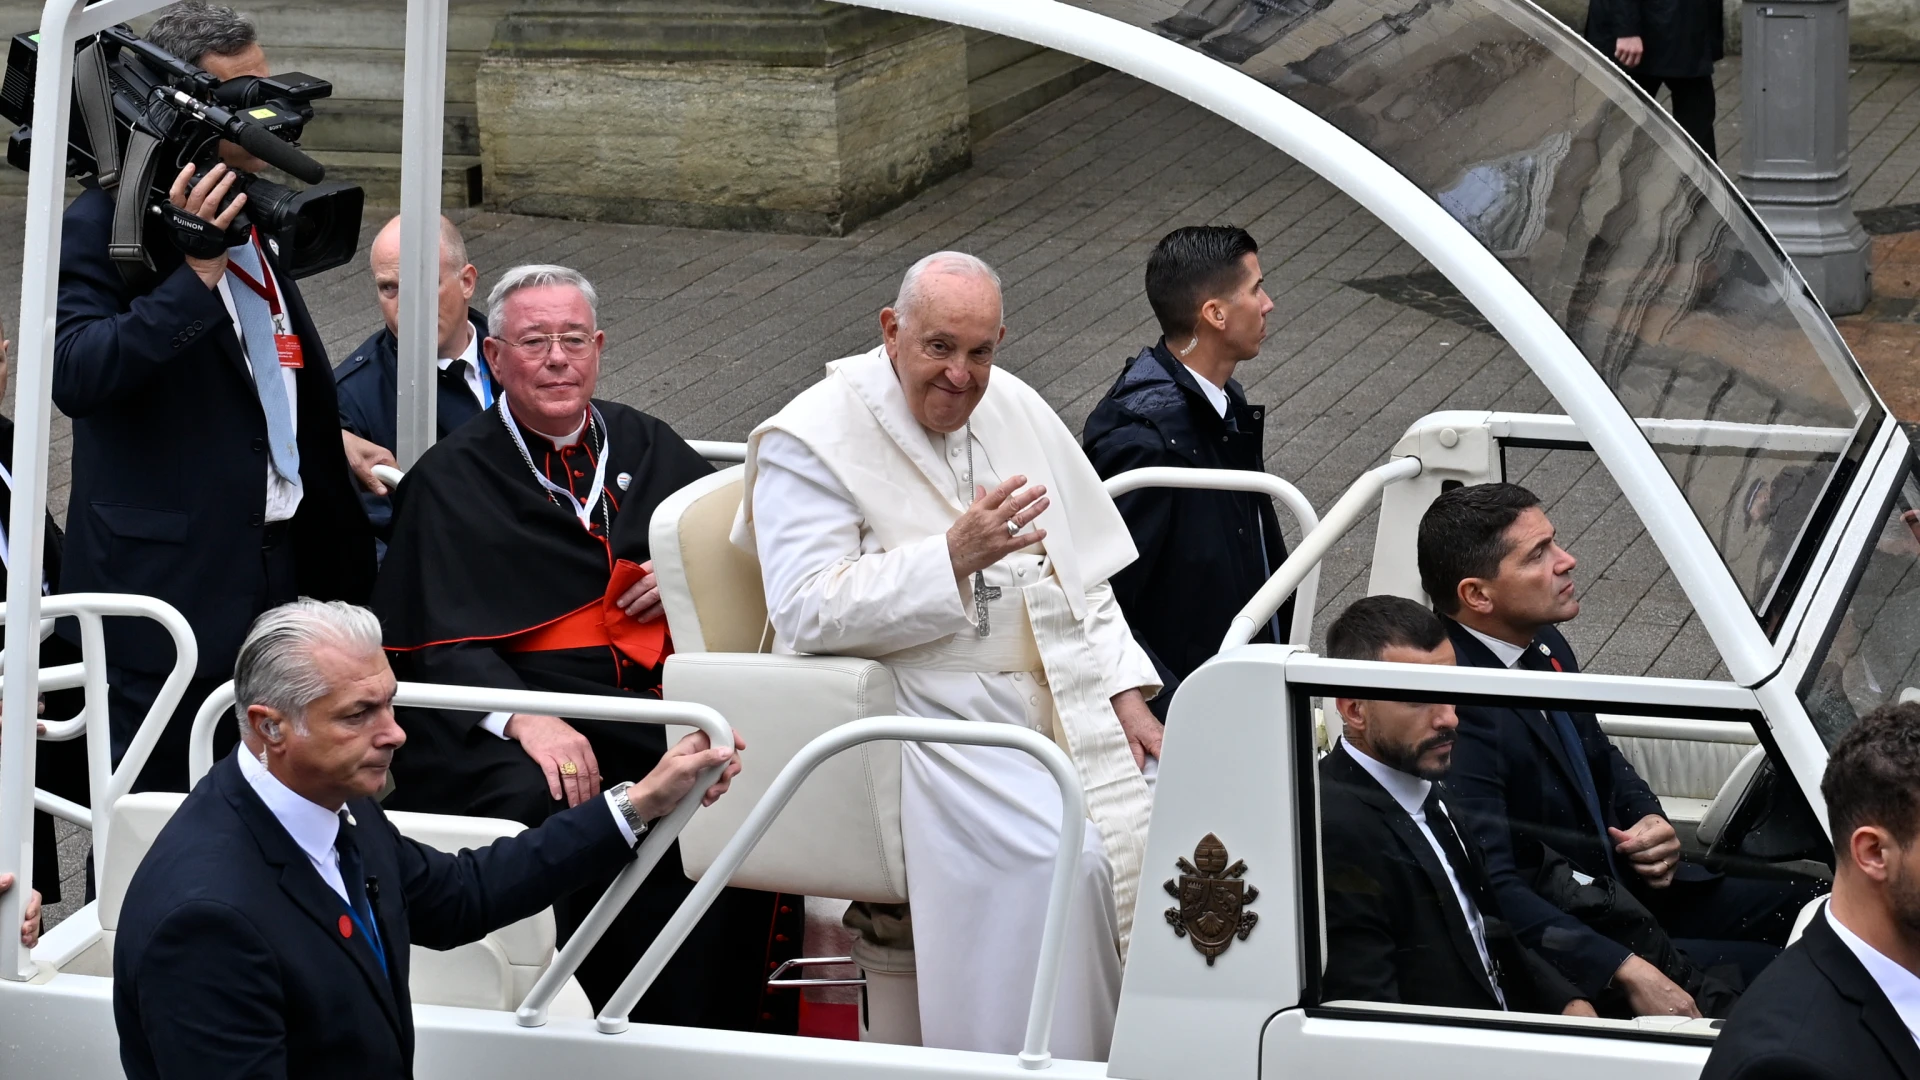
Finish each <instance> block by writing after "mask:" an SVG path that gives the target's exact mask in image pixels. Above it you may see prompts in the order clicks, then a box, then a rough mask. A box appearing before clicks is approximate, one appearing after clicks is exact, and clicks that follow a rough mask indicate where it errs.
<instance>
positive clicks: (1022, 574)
mask: <svg viewBox="0 0 1920 1080" xmlns="http://www.w3.org/2000/svg"><path fill="white" fill-rule="evenodd" d="M1013 576H1014V577H1026V576H1027V572H1026V571H1025V570H1015V571H1014V572H1013Z"/></svg>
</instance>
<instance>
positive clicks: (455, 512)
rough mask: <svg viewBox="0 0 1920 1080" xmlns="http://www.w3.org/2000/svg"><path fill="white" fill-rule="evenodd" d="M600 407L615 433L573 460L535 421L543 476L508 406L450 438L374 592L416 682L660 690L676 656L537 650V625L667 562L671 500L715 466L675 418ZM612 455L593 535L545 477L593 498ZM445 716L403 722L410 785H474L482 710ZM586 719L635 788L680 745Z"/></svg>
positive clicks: (429, 461) (397, 522) (402, 773)
mask: <svg viewBox="0 0 1920 1080" xmlns="http://www.w3.org/2000/svg"><path fill="white" fill-rule="evenodd" d="M594 404H595V405H596V406H597V407H598V409H599V412H600V416H601V417H602V418H604V420H605V425H606V426H605V428H604V429H603V430H602V429H599V428H598V425H597V424H596V425H592V428H593V430H589V431H588V432H586V433H583V435H582V438H581V441H580V442H579V443H578V444H576V445H575V446H573V447H571V448H569V449H567V450H564V451H563V450H556V449H555V448H554V446H553V443H552V442H551V441H550V440H547V439H545V438H543V437H542V436H540V435H538V434H536V433H534V432H532V431H530V430H528V429H526V428H525V427H521V428H520V433H521V438H522V440H523V442H524V444H525V446H526V448H527V452H528V453H529V454H530V455H531V456H532V464H531V467H530V464H529V461H528V459H527V458H526V457H523V456H522V454H521V450H520V447H519V446H516V445H515V443H514V441H513V438H512V437H511V435H509V433H508V431H507V428H506V426H505V423H504V422H503V421H502V419H501V411H500V409H499V407H498V406H497V405H496V407H495V408H494V409H492V410H491V411H489V412H488V413H486V414H484V415H482V416H479V417H476V418H475V419H474V420H473V421H472V422H470V423H467V424H465V425H463V426H462V427H461V428H460V429H459V430H457V431H455V432H454V433H453V434H452V435H450V436H448V437H447V438H446V439H444V440H442V441H441V442H439V443H437V444H435V445H434V447H433V448H432V449H431V450H429V451H427V453H426V454H424V455H422V457H421V458H420V461H419V463H418V464H416V465H415V466H414V468H413V470H412V471H410V472H409V473H408V474H407V478H406V479H405V480H404V481H402V482H401V484H400V487H399V490H398V491H396V492H395V493H394V503H395V507H394V523H393V536H392V540H391V542H390V543H389V545H388V548H387V557H386V560H385V561H384V562H383V563H382V564H381V570H380V577H379V580H378V582H377V583H376V584H375V587H374V594H373V609H374V611H375V613H377V614H378V615H379V616H380V621H381V624H382V626H383V628H384V632H385V634H386V645H387V648H388V649H389V652H390V655H391V656H392V657H393V661H394V668H395V671H396V673H397V674H398V675H399V676H400V677H401V678H403V679H413V680H419V681H423V682H438V683H454V684H460V685H467V686H495V687H502V688H506V689H532V690H554V691H562V692H567V693H583V694H605V693H610V692H614V693H617V692H627V693H643V694H654V693H657V692H658V687H659V684H660V665H661V662H662V660H663V657H660V656H653V657H647V656H635V655H633V653H632V651H622V650H621V649H619V648H613V647H609V646H606V645H599V646H589V647H573V648H529V647H528V646H530V645H539V644H541V643H540V642H538V641H532V640H530V639H529V635H528V633H527V632H528V631H531V630H534V629H535V628H539V627H543V626H547V625H550V624H554V623H556V621H557V620H561V619H563V618H564V617H565V616H568V615H569V614H570V613H574V612H578V611H580V610H581V609H582V608H584V607H586V606H588V605H593V604H599V603H602V602H603V601H605V600H606V599H607V598H608V593H609V587H610V585H611V584H613V579H614V577H615V575H616V574H618V573H623V572H624V573H629V574H630V573H632V567H633V566H635V565H637V564H641V563H645V562H647V561H648V560H649V559H650V558H652V554H651V551H650V549H649V546H648V539H647V530H648V526H649V525H650V524H651V522H652V519H653V511H654V509H655V507H657V506H659V505H660V501H661V500H662V499H664V498H666V497H667V496H668V495H670V494H672V493H673V492H675V491H677V490H679V489H680V488H682V487H684V486H686V485H687V484H688V483H691V482H692V481H694V480H696V479H698V478H700V477H701V476H705V475H707V474H709V473H711V472H712V471H713V467H712V466H711V465H709V464H707V462H706V460H705V459H703V458H701V456H700V455H699V454H698V453H697V452H695V451H694V449H693V448H692V447H691V446H689V445H687V443H686V441H685V440H683V439H681V438H680V436H678V435H676V434H675V433H674V431H673V429H672V428H670V427H668V426H667V425H666V424H665V423H663V422H661V421H659V420H656V419H655V418H653V417H651V416H648V415H647V414H645V413H642V412H640V411H638V410H636V409H632V408H629V407H628V406H625V405H621V404H618V403H615V402H611V401H597V402H595V403H594ZM603 448H605V449H603ZM603 453H604V454H605V456H606V459H607V461H606V469H605V474H604V482H603V484H602V492H601V500H602V501H601V503H600V504H599V505H598V506H597V507H596V509H595V511H594V515H593V531H589V530H588V529H586V528H583V527H582V526H581V524H580V519H579V518H578V517H577V516H576V514H575V511H574V509H573V508H572V507H571V506H569V505H567V504H566V503H565V501H564V500H563V499H557V498H550V497H549V493H548V491H547V489H545V488H544V487H542V486H541V485H540V483H539V481H538V480H537V479H536V478H535V477H534V475H533V472H532V468H538V469H539V470H540V471H541V472H542V473H543V474H545V475H546V476H547V477H548V479H550V480H552V481H553V482H555V483H557V484H562V485H565V486H566V487H568V489H569V490H571V491H573V492H574V493H575V494H576V496H584V495H586V494H588V493H589V488H590V485H591V481H592V477H593V475H594V472H595V470H596V466H597V465H598V462H599V458H600V456H601V455H602V454H603ZM609 518H610V519H611V522H612V528H611V529H610V530H609V529H608V528H607V521H608V520H609ZM622 563H626V564H629V565H628V566H627V567H622V566H621V564H622ZM659 629H660V630H661V631H664V629H665V628H664V625H662V626H661V627H659ZM434 715H435V717H436V719H435V720H434V721H433V722H428V721H427V720H426V719H425V714H416V715H412V716H410V717H409V718H407V719H405V720H403V723H404V724H405V726H406V728H407V736H408V739H409V740H410V742H409V745H408V747H407V755H406V757H405V759H404V760H403V761H402V762H400V763H399V765H400V766H401V767H398V768H397V769H396V774H395V779H396V782H397V783H399V784H400V785H401V787H403V788H405V787H406V786H407V785H408V784H409V782H410V781H411V782H414V783H415V786H416V787H418V786H419V785H421V784H429V783H434V782H436V778H445V777H451V776H458V775H459V774H460V773H461V771H462V770H463V769H464V768H467V767H469V766H470V764H471V761H470V756H469V755H467V754H465V753H463V752H462V749H461V747H462V745H463V744H464V742H465V740H466V739H467V738H468V736H469V735H470V734H472V729H473V727H474V725H475V724H477V723H478V722H479V720H480V719H481V718H480V716H479V715H478V714H474V713H438V714H434ZM570 723H573V724H574V726H575V727H577V728H578V729H579V730H580V731H581V732H582V733H584V734H586V735H587V737H588V739H589V740H590V741H591V742H592V743H593V745H594V748H595V753H596V754H599V755H601V756H602V757H603V758H605V757H607V756H608V755H609V754H612V755H613V756H614V760H612V761H607V762H605V763H604V764H605V765H606V766H607V767H622V768H626V769H629V770H633V772H632V776H629V777H627V778H628V779H631V778H633V777H637V776H639V775H642V774H643V773H644V772H645V770H647V769H650V768H652V765H653V762H655V761H657V760H658V759H659V757H660V755H661V754H662V753H664V752H665V742H664V738H663V735H662V733H661V730H660V728H659V727H657V726H655V725H652V724H617V723H605V722H598V721H591V720H582V721H570ZM483 734H484V733H483ZM484 737H486V738H492V736H490V735H487V736H484ZM607 775H609V776H619V775H620V774H617V773H608V774H607Z"/></svg>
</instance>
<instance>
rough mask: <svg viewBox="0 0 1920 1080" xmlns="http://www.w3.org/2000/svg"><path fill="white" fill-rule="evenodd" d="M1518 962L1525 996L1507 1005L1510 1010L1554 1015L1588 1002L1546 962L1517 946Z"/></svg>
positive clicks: (1531, 951)
mask: <svg viewBox="0 0 1920 1080" xmlns="http://www.w3.org/2000/svg"><path fill="white" fill-rule="evenodd" d="M1520 961H1521V963H1522V964H1523V965H1524V966H1525V968H1526V971H1525V973H1524V977H1525V978H1526V980H1527V983H1528V986H1527V993H1526V995H1525V996H1524V998H1523V999H1522V1000H1520V1001H1512V1002H1508V1004H1509V1005H1511V1006H1512V1007H1513V1008H1516V1009H1520V1010H1522V1011H1524V1012H1539V1013H1555V1014H1558V1013H1560V1012H1562V1011H1564V1010H1565V1009H1566V1007H1567V1006H1568V1005H1569V1004H1571V1003H1572V1002H1575V1001H1582V1000H1589V1001H1590V1000H1591V996H1590V995H1588V994H1583V993H1581V992H1580V988H1579V987H1577V986H1575V985H1573V984H1572V983H1571V982H1568V981H1567V977H1566V976H1565V975H1562V974H1560V969H1559V968H1556V967H1554V966H1553V965H1552V964H1549V963H1547V962H1546V961H1545V960H1544V959H1542V958H1541V956H1540V954H1539V953H1537V952H1534V951H1533V950H1532V949H1529V948H1527V947H1526V946H1524V945H1522V946H1520Z"/></svg>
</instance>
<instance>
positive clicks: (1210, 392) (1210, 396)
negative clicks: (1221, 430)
mask: <svg viewBox="0 0 1920 1080" xmlns="http://www.w3.org/2000/svg"><path fill="white" fill-rule="evenodd" d="M1180 366H1181V367H1186V362H1185V361H1182V362H1181V364H1180ZM1187 370H1188V371H1189V372H1192V373H1193V381H1194V382H1197V383H1199V384H1200V392H1201V393H1203V394H1205V395H1207V402H1208V403H1209V404H1211V405H1212V406H1213V411H1214V412H1215V413H1218V414H1219V415H1220V418H1221V419H1223V420H1224V419H1226V416H1227V390H1226V387H1224V386H1215V385H1213V380H1212V379H1209V378H1207V377H1206V376H1205V375H1202V374H1200V373H1199V372H1198V371H1194V370H1193V369H1192V368H1190V367H1189V368H1187Z"/></svg>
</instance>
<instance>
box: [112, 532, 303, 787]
mask: <svg viewBox="0 0 1920 1080" xmlns="http://www.w3.org/2000/svg"><path fill="white" fill-rule="evenodd" d="M260 575H261V583H262V588H261V590H260V595H261V596H262V597H264V598H265V602H264V603H263V604H262V605H261V607H260V610H259V611H256V612H255V613H254V614H255V615H256V616H258V615H259V614H260V613H261V612H264V611H266V610H267V609H269V608H273V607H278V606H279V605H281V604H284V603H287V602H289V601H291V600H293V599H294V598H296V597H297V596H298V595H299V585H298V584H297V583H296V578H295V576H294V562H293V547H292V545H291V544H289V543H287V524H286V522H275V523H273V524H271V525H268V526H267V529H266V536H265V540H264V543H263V544H262V545H261V549H260ZM109 659H111V657H110V658H109ZM231 678H233V672H231V671H220V672H216V673H213V674H207V675H200V676H197V677H195V678H194V679H193V680H192V681H191V682H189V683H188V684H187V692H186V695H185V696H183V697H182V698H181V699H180V704H179V706H178V707H177V708H175V709H174V711H173V716H172V718H171V719H169V720H168V721H167V726H166V728H165V730H163V731H162V732H161V734H160V741H159V742H157V743H155V744H154V746H153V753H152V754H151V755H150V756H148V758H147V763H146V765H145V766H144V767H142V768H141V770H140V776H139V778H138V779H137V780H135V781H134V784H133V790H135V791H185V790H187V743H188V737H189V736H190V735H191V734H192V732H193V718H194V715H195V714H197V713H198V712H199V711H200V706H201V705H202V704H204V703H205V702H206V700H207V695H209V694H211V693H213V692H214V691H215V690H217V689H219V687H220V684H222V683H224V682H226V681H227V680H228V679H231ZM166 681H167V673H166V672H157V673H156V672H147V671H133V670H130V669H128V668H122V667H115V666H114V665H113V664H111V663H109V664H108V665H107V684H108V685H107V706H108V708H107V715H108V718H109V719H110V720H111V722H112V731H113V763H114V765H115V767H118V766H119V764H120V759H121V758H122V757H125V756H126V753H127V747H128V746H130V745H132V743H133V737H134V734H135V733H136V732H138V731H139V730H140V724H141V722H142V721H144V720H145V719H146V716H147V710H148V709H150V708H151V707H152V706H153V701H154V699H155V698H157V697H159V696H160V686H161V684H162V683H164V682H166ZM239 741H240V729H239V727H238V723H237V721H235V720H234V719H232V718H231V716H228V717H225V718H222V720H221V722H220V724H219V726H217V727H216V728H215V729H214V737H213V757H214V760H215V761H218V760H220V758H221V757H223V756H224V755H225V754H226V753H227V751H229V750H231V749H233V747H234V744H236V743H238V742H239Z"/></svg>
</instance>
